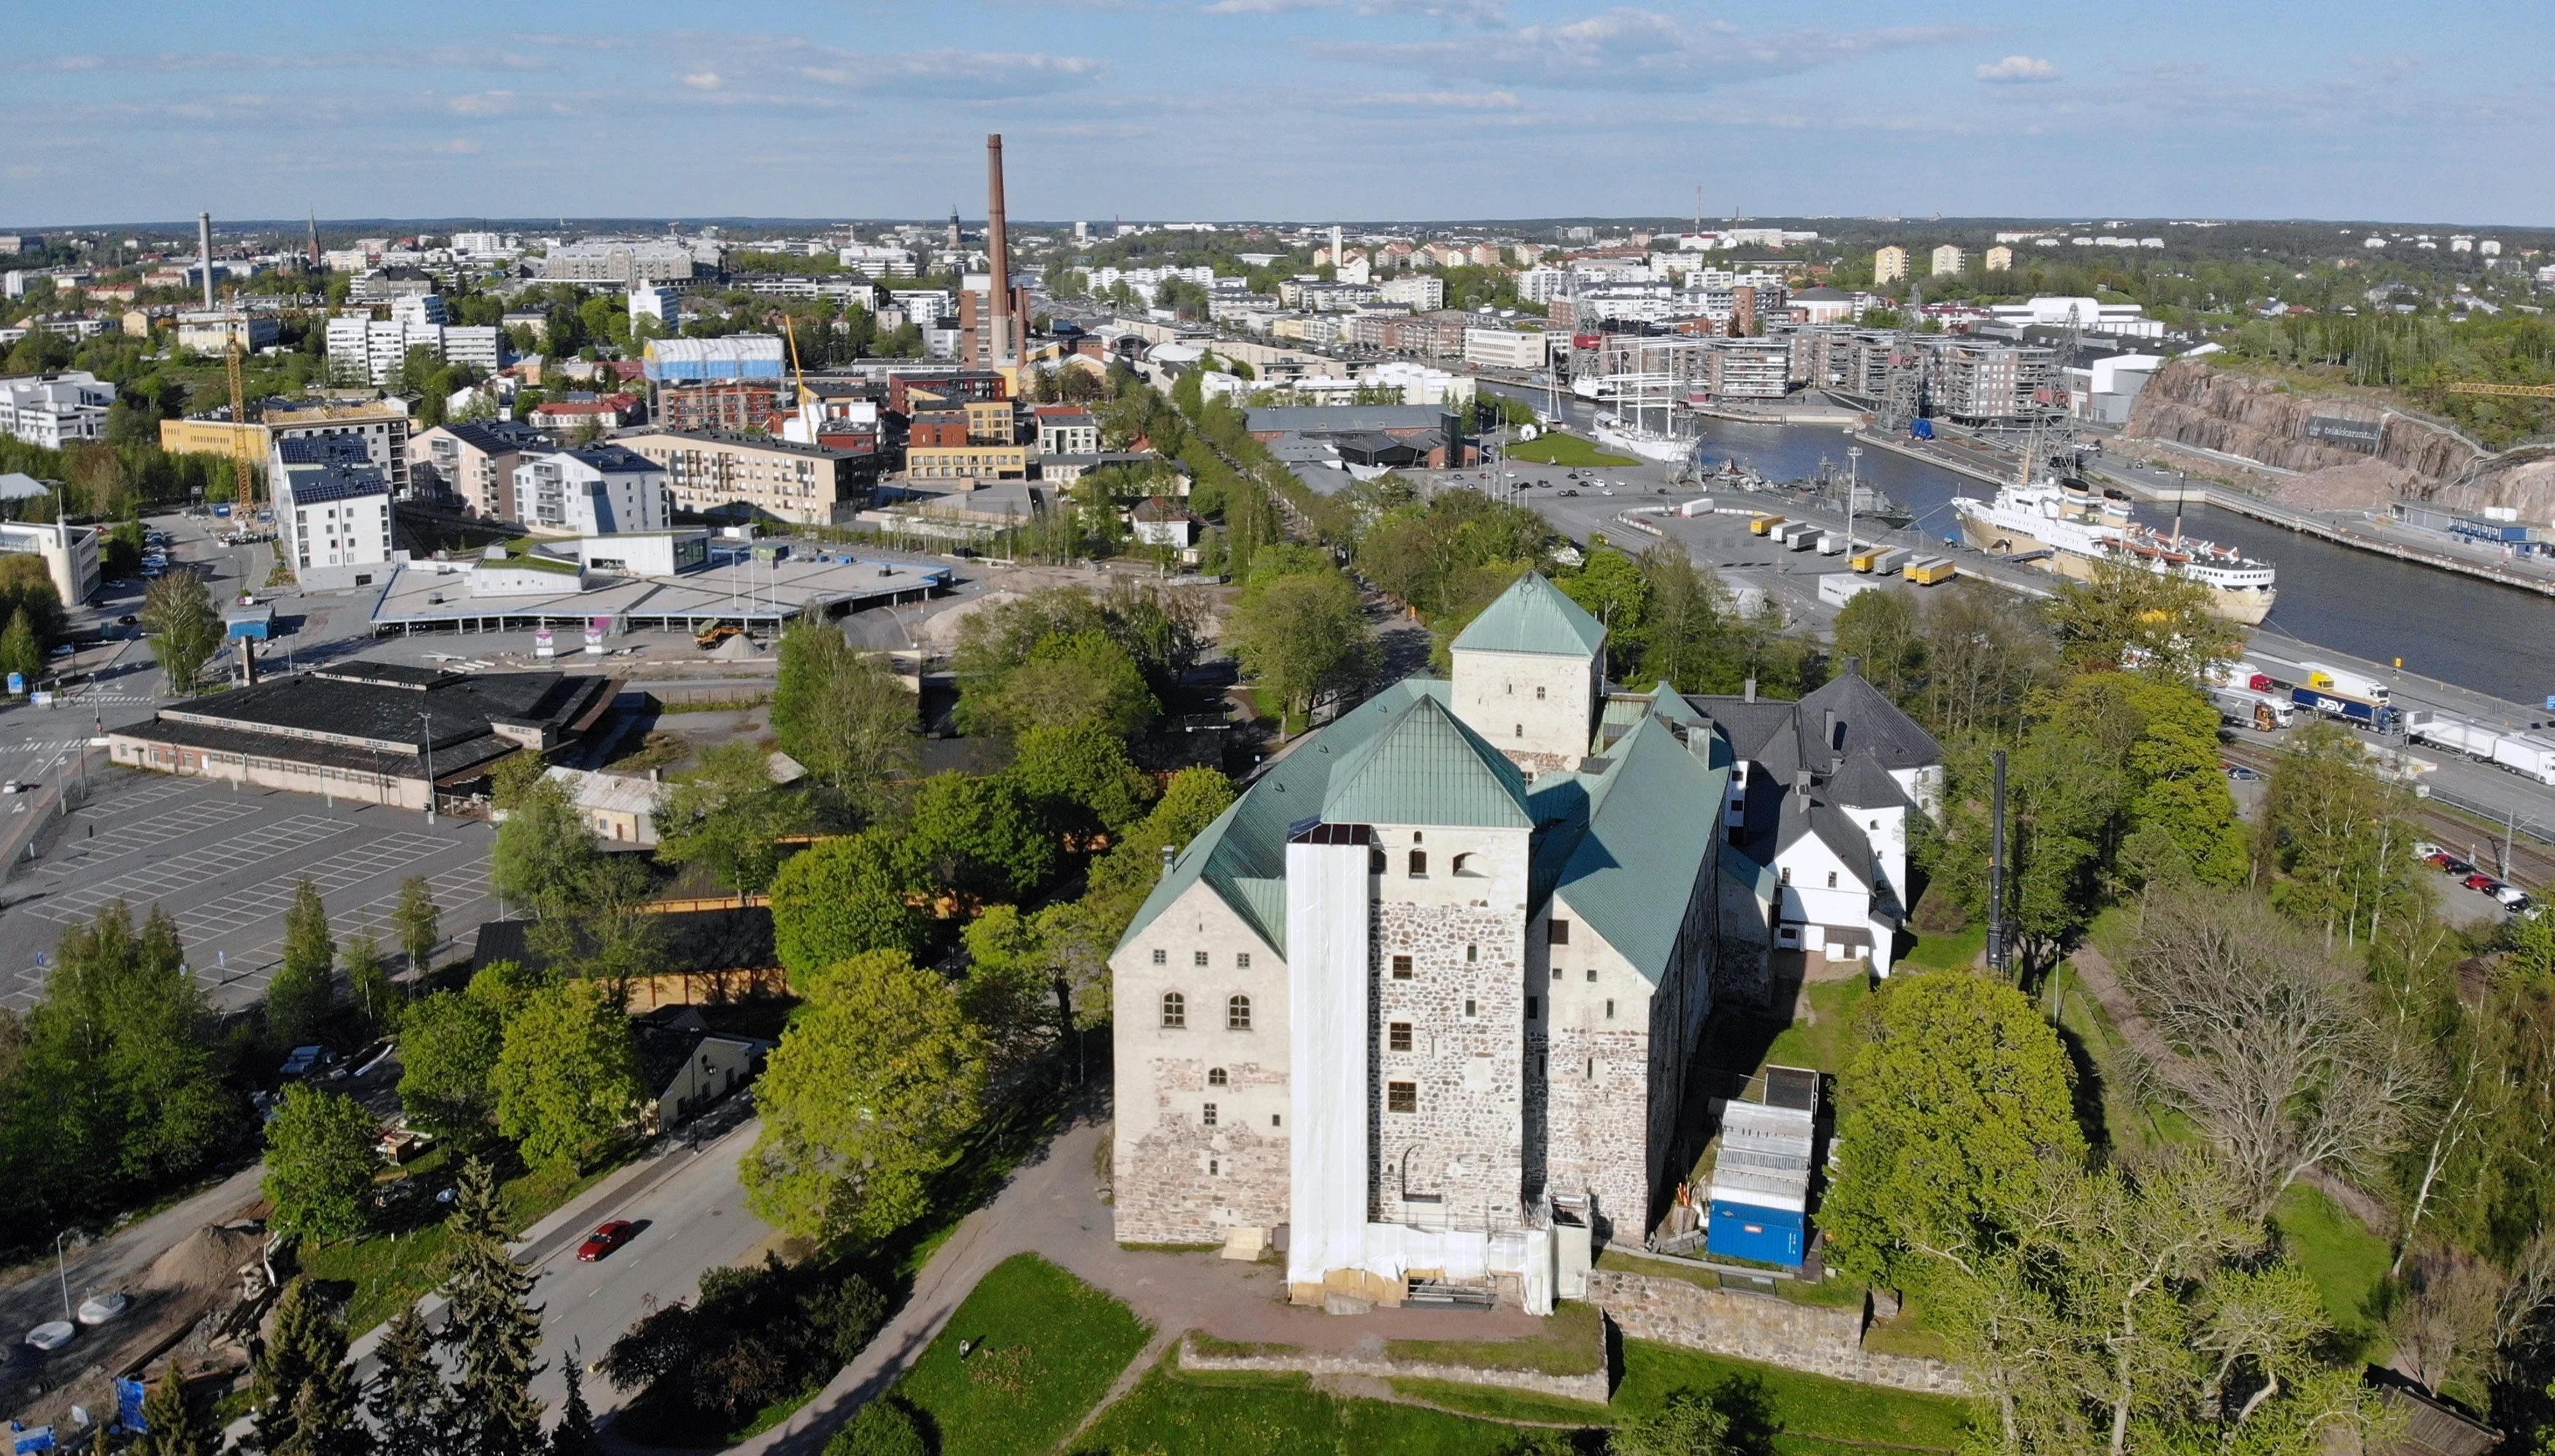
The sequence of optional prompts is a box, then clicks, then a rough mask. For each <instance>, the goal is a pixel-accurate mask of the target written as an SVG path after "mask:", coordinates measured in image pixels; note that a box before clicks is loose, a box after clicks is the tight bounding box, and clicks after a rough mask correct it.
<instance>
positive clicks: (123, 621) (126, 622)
mask: <svg viewBox="0 0 2555 1456" xmlns="http://www.w3.org/2000/svg"><path fill="white" fill-rule="evenodd" d="M115 625H116V626H118V627H139V626H141V625H142V619H141V618H139V617H137V616H134V615H133V614H132V613H131V612H127V613H125V614H124V615H123V616H121V617H118V618H116V619H115Z"/></svg>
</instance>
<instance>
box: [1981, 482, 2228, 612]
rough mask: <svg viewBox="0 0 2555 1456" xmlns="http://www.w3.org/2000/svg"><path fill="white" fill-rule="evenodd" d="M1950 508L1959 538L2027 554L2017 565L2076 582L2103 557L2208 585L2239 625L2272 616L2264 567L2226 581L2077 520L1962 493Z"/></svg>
mask: <svg viewBox="0 0 2555 1456" xmlns="http://www.w3.org/2000/svg"><path fill="white" fill-rule="evenodd" d="M1952 510H1953V514H1955V515H1957V516H1959V517H1960V519H1961V539H1962V540H1963V541H1964V542H1965V543H1967V544H1968V545H1969V546H1970V547H1971V548H1972V549H1975V550H1977V551H1980V552H1982V553H1984V554H1986V555H1990V556H2030V557H2031V558H2032V559H2030V560H2028V561H2024V562H2022V563H2020V564H2023V565H2027V566H2036V567H2038V568H2039V569H2041V570H2043V571H2047V572H2050V573H2051V574H2053V575H2058V576H2064V577H2067V578H2069V579H2070V580H2075V581H2090V580H2092V579H2093V577H2094V565H2095V563H2096V562H2097V561H2102V560H2118V561H2126V562H2129V563H2130V564H2133V565H2137V566H2140V567H2143V568H2144V569H2147V570H2151V571H2155V572H2157V573H2158V574H2174V575H2180V576H2183V577H2185V578H2187V579H2189V580H2193V581H2198V582H2200V583H2201V584H2202V585H2203V586H2207V587H2209V588H2210V592H2209V603H2210V610H2211V611H2212V612H2214V613H2216V614H2217V615H2218V616H2220V617H2223V618H2225V619H2227V620H2228V621H2230V622H2234V623H2237V624H2239V625H2240V626H2245V627H2259V626H2260V625H2262V619H2263V618H2265V617H2267V616H2269V615H2270V614H2271V604H2272V603H2273V602H2274V601H2276V600H2277V599H2278V597H2279V592H2278V590H2277V588H2275V587H2273V586H2272V585H2271V584H2270V583H2269V581H2268V579H2267V578H2268V576H2269V572H2268V571H2267V570H2264V571H2260V572H2258V573H2247V574H2249V575H2251V574H2258V575H2261V576H2262V577H2264V578H2265V579H2264V580H2263V581H2262V582H2261V583H2260V584H2259V585H2254V584H2251V583H2248V584H2245V585H2236V586H2231V585H2225V584H2222V583H2219V582H2216V581H2212V580H2210V579H2209V578H2208V577H2207V576H2205V575H2203V574H2201V573H2199V572H2196V571H2192V570H2187V569H2178V568H2177V567H2176V566H2175V565H2173V564H2172V563H2170V562H2167V561H2165V560H2162V559H2161V558H2159V557H2157V556H2155V555H2153V554H2152V553H2141V552H2138V551H2133V550H2129V549H2127V548H2125V547H2123V546H2121V545H2120V544H2119V542H2118V539H2117V538H2114V537H2111V536H2108V535H2106V534H2104V533H2103V532H2101V531H2099V530H2098V529H2095V528H2091V527H2088V526H2086V525H2084V524H2082V523H2078V522H2072V521H2064V520H2049V519H2046V518H2040V517H2033V516H2028V515H2025V514H2023V513H2021V512H2017V511H2013V510H2009V509H2001V508H2000V507H1999V505H1997V504H1992V503H1990V502H1987V501H1981V500H1976V499H1973V498H1971V497H1967V496H1962V497H1956V498H1955V499H1954V500H1953V502H1952Z"/></svg>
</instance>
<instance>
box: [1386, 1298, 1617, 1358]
mask: <svg viewBox="0 0 2555 1456" xmlns="http://www.w3.org/2000/svg"><path fill="white" fill-rule="evenodd" d="M1384 1353H1385V1355H1386V1357H1387V1358H1389V1359H1393V1360H1403V1361H1409V1362H1412V1363H1414V1364H1425V1365H1460V1366H1464V1367H1466V1368H1468V1369H1472V1370H1532V1371H1540V1372H1541V1373H1543V1374H1545V1375H1587V1374H1589V1373H1591V1372H1593V1371H1597V1370H1602V1369H1604V1368H1605V1365H1606V1330H1605V1321H1604V1320H1603V1318H1602V1317H1601V1316H1600V1315H1599V1314H1598V1313H1597V1306H1596V1305H1594V1304H1582V1303H1579V1302H1577V1301H1575V1300H1574V1301H1572V1302H1571V1303H1568V1304H1563V1305H1560V1306H1558V1307H1556V1308H1555V1309H1554V1310H1553V1311H1552V1317H1551V1318H1550V1319H1547V1320H1545V1321H1544V1322H1543V1330H1542V1332H1541V1333H1540V1334H1538V1335H1536V1336H1535V1337H1534V1338H1533V1339H1530V1340H1392V1341H1388V1342H1387V1343H1386V1345H1385V1347H1384Z"/></svg>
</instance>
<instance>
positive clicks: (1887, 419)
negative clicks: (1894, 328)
mask: <svg viewBox="0 0 2555 1456" xmlns="http://www.w3.org/2000/svg"><path fill="white" fill-rule="evenodd" d="M1924 312H1925V286H1924V285H1922V284H1910V285H1908V288H1907V304H1906V307H1905V308H1903V309H1902V310H1901V311H1900V313H1899V318H1898V336H1897V337H1895V338H1893V339H1891V340H1890V341H1889V375H1888V378H1887V379H1886V381H1885V388H1884V390H1883V392H1882V403H1881V422H1880V424H1881V432H1882V433H1884V434H1905V433H1906V432H1907V428H1908V426H1909V425H1911V424H1913V423H1914V422H1915V419H1916V414H1917V412H1918V411H1919V410H1920V409H1922V408H1923V404H1922V401H1923V398H1924V393H1925V350H1924V346H1923V345H1922V344H1920V343H1918V342H1917V341H1916V324H1917V321H1918V320H1919V319H1920V318H1922V317H1923V316H1924Z"/></svg>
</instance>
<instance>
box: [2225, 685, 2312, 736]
mask: <svg viewBox="0 0 2555 1456" xmlns="http://www.w3.org/2000/svg"><path fill="white" fill-rule="evenodd" d="M2209 700H2210V702H2212V703H2214V704H2216V705H2217V708H2218V719H2219V721H2220V722H2222V723H2230V724H2233V725H2235V726H2236V727H2239V728H2251V729H2252V730H2253V731H2254V732H2256V733H2271V732H2276V731H2278V730H2279V729H2282V728H2286V727H2288V726H2289V724H2290V723H2291V722H2292V721H2294V720H2295V719H2296V717H2297V709H2296V708H2295V707H2294V706H2292V705H2291V704H2289V703H2288V702H2286V701H2284V700H2282V699H2280V698H2277V697H2274V696H2272V695H2271V694H2269V693H2267V692H2255V691H2253V690H2252V689H2251V688H2249V687H2213V688H2211V689H2210V690H2209Z"/></svg>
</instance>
